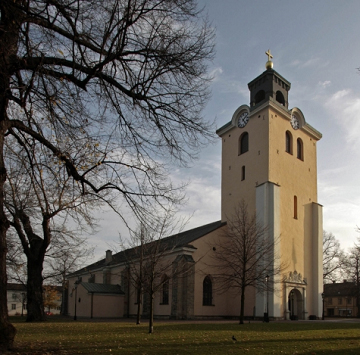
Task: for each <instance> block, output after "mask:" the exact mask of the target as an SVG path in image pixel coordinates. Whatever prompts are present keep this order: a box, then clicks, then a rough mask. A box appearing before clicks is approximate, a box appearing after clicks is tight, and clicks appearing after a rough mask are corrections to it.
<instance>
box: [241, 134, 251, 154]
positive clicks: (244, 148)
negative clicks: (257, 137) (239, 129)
mask: <svg viewBox="0 0 360 355" xmlns="http://www.w3.org/2000/svg"><path fill="white" fill-rule="evenodd" d="M248 151H249V133H248V132H244V133H242V134H241V136H240V137H239V155H242V154H245V153H246V152H248Z"/></svg>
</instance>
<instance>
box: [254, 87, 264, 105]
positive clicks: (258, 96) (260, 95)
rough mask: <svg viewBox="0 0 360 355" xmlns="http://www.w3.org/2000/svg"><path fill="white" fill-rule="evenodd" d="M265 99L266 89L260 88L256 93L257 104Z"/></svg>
mask: <svg viewBox="0 0 360 355" xmlns="http://www.w3.org/2000/svg"><path fill="white" fill-rule="evenodd" d="M264 99H265V91H264V90H260V91H258V92H257V93H256V95H255V105H256V104H258V103H259V102H261V101H262V100H264Z"/></svg>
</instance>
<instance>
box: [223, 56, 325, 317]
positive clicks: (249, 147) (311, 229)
mask: <svg viewBox="0 0 360 355" xmlns="http://www.w3.org/2000/svg"><path fill="white" fill-rule="evenodd" d="M265 53H266V55H267V56H268V61H267V63H266V65H265V69H266V70H265V71H264V72H263V73H262V74H260V75H259V76H258V77H256V78H255V79H254V80H252V81H251V82H250V83H249V84H248V88H249V91H250V102H249V104H243V105H241V106H239V107H238V109H237V110H236V111H235V112H234V114H233V116H232V118H231V121H230V122H228V123H227V124H225V125H224V126H223V127H221V128H219V129H218V130H217V134H218V135H219V136H220V137H221V139H222V173H221V174H222V175H221V189H222V192H221V219H222V220H223V221H226V220H227V219H228V218H230V217H231V216H232V211H233V210H234V208H235V207H236V206H237V205H238V204H239V202H240V201H241V200H242V199H244V200H245V202H246V203H247V205H248V208H249V213H256V215H257V220H258V222H259V223H262V224H263V225H264V226H266V227H267V229H268V237H269V238H274V240H279V243H277V245H276V250H274V254H277V255H279V256H280V261H275V260H274V263H275V262H281V263H282V264H284V265H286V266H287V267H286V270H284V273H283V274H282V275H279V276H278V277H277V278H276V279H275V280H269V282H271V283H272V284H273V286H275V288H276V289H277V291H276V292H273V293H270V295H268V300H265V297H266V296H265V295H262V294H257V295H256V299H255V300H254V305H253V307H255V313H256V315H257V316H259V317H260V316H262V315H263V313H264V308H265V304H266V303H268V305H269V307H268V312H269V316H270V317H275V318H280V319H290V318H291V317H295V316H296V317H297V318H298V319H307V317H308V316H309V315H316V316H321V312H322V308H321V307H322V300H321V292H322V206H321V205H319V204H318V202H317V164H316V144H317V142H318V141H319V140H320V139H321V137H322V135H321V133H319V132H318V131H317V130H316V129H314V128H313V127H312V126H310V125H309V124H308V123H307V122H306V121H305V117H304V115H303V114H302V112H301V110H300V109H299V108H296V107H294V108H291V109H289V101H288V95H289V90H290V87H291V84H290V82H289V81H287V80H286V79H285V78H283V77H282V76H281V75H280V74H278V73H277V72H276V71H275V70H274V69H273V62H272V60H271V59H272V55H271V53H270V50H268V51H267V52H265ZM275 266H276V265H274V267H275ZM266 308H267V307H266ZM249 312H250V314H249V315H251V314H252V313H251V312H252V310H249Z"/></svg>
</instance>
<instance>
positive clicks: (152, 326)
mask: <svg viewBox="0 0 360 355" xmlns="http://www.w3.org/2000/svg"><path fill="white" fill-rule="evenodd" d="M153 332H154V291H153V289H151V293H150V314H149V333H150V334H152V333H153Z"/></svg>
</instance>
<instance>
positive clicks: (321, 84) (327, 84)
mask: <svg viewBox="0 0 360 355" xmlns="http://www.w3.org/2000/svg"><path fill="white" fill-rule="evenodd" d="M319 85H320V86H322V87H323V88H324V89H325V88H327V87H328V86H330V85H331V81H330V80H325V81H319Z"/></svg>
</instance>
